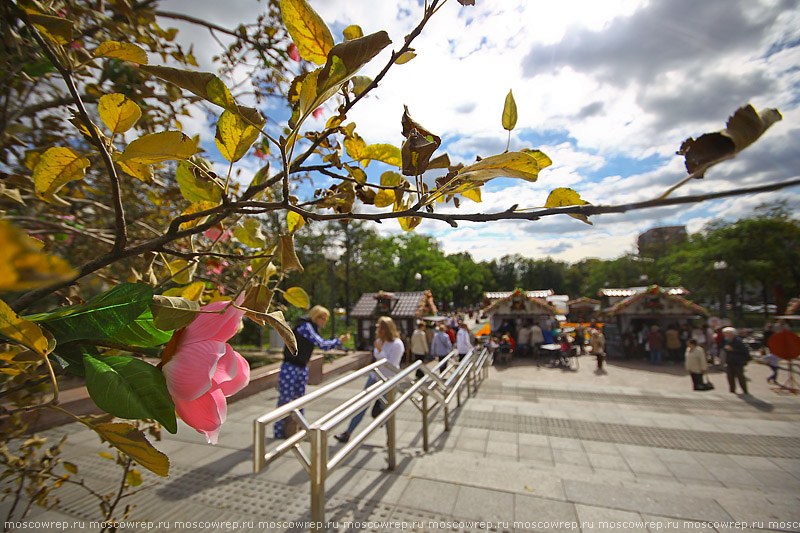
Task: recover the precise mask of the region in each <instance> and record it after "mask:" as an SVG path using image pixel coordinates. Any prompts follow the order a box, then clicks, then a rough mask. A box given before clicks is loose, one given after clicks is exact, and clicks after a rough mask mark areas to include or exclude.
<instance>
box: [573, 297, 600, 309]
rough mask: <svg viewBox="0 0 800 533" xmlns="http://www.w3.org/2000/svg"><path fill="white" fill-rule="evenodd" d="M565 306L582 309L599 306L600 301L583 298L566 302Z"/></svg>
mask: <svg viewBox="0 0 800 533" xmlns="http://www.w3.org/2000/svg"><path fill="white" fill-rule="evenodd" d="M567 305H568V306H573V305H574V306H578V307H581V306H583V307H588V306H595V305H600V300H595V299H594V298H587V297H585V296H584V297H583V298H577V299H575V300H570V301H568V302H567Z"/></svg>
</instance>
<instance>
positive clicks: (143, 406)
mask: <svg viewBox="0 0 800 533" xmlns="http://www.w3.org/2000/svg"><path fill="white" fill-rule="evenodd" d="M83 361H84V367H85V368H86V388H87V389H88V391H89V396H91V397H92V400H93V401H94V403H95V404H97V406H98V407H99V408H100V409H102V410H103V411H105V412H107V413H110V414H112V415H114V416H117V417H119V418H127V419H132V420H137V419H142V418H152V419H154V420H157V421H158V422H159V423H160V424H161V425H163V426H164V427H165V428H166V430H167V431H169V432H170V433H176V432H177V431H178V422H177V420H176V419H175V404H174V403H173V402H172V397H171V396H170V395H169V391H167V381H166V379H164V375H163V374H162V373H161V372H160V371H159V370H158V369H157V368H156V367H154V366H153V365H151V364H149V363H145V362H144V361H142V360H140V359H133V358H131V357H119V356H107V357H100V358H95V357H92V356H89V355H86V356H84V358H83Z"/></svg>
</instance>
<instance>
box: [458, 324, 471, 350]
mask: <svg viewBox="0 0 800 533" xmlns="http://www.w3.org/2000/svg"><path fill="white" fill-rule="evenodd" d="M471 349H472V343H471V342H469V331H467V330H466V329H464V328H458V333H456V350H458V353H459V355H464V354H465V353H467V352H469V351H470V350H471Z"/></svg>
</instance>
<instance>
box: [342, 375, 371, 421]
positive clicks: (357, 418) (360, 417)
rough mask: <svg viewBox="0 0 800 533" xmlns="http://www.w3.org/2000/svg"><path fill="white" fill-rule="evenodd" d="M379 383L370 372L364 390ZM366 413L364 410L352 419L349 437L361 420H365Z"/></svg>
mask: <svg viewBox="0 0 800 533" xmlns="http://www.w3.org/2000/svg"><path fill="white" fill-rule="evenodd" d="M377 382H378V377H377V376H375V374H373V373H372V372H370V373H369V376H368V377H367V384H366V385H364V389H368V388H370V387H371V386H372V385H373V384H374V383H377ZM366 412H367V410H366V409H362V410H361V411H359V412H358V413H356V416H354V417H353V418H352V420H350V425H349V426H347V434H348V435H350V434H352V433H353V430H355V429H356V426H358V425H359V424H360V423H361V419H362V418H364V414H365V413H366Z"/></svg>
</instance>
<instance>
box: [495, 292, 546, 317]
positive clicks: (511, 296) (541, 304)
mask: <svg viewBox="0 0 800 533" xmlns="http://www.w3.org/2000/svg"><path fill="white" fill-rule="evenodd" d="M536 292H550V293H552V291H524V293H523V291H521V290H520V291H514V292H507V293H505V294H507V296H506V297H504V298H500V299H499V300H495V301H493V302H492V303H491V304H490V305H489V307H487V308H486V309H485V312H486V313H491V312H492V311H495V310H496V309H497V308H498V307H499V306H501V305H502V304H503V303H505V302H507V301H510V300H515V299H521V300H522V301H524V300H527V301H530V302H532V303H533V304H534V306H535V307H538V308H539V309H541V310H542V311H543V313H541V314H545V315H555V314H556V312H557V311H556V308H555V306H553V305H552V304H550V303H549V302H548V301H547V300H545V299H544V297H538V298H537V297H536V296H531V293H536Z"/></svg>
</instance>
